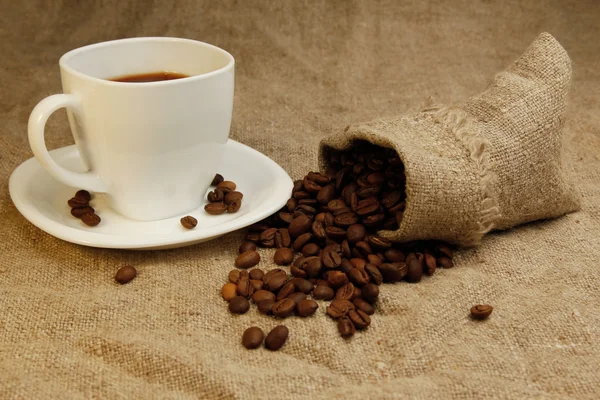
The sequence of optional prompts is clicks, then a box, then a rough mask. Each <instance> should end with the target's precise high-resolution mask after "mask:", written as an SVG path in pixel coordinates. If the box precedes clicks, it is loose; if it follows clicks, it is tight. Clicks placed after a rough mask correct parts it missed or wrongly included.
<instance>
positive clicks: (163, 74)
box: [109, 71, 189, 83]
mask: <svg viewBox="0 0 600 400" xmlns="http://www.w3.org/2000/svg"><path fill="white" fill-rule="evenodd" d="M181 78H189V75H185V74H180V73H179V72H171V71H160V72H147V73H144V74H133V75H124V76H118V77H116V78H111V79H109V81H113V82H125V83H144V82H160V81H171V80H173V79H181Z"/></svg>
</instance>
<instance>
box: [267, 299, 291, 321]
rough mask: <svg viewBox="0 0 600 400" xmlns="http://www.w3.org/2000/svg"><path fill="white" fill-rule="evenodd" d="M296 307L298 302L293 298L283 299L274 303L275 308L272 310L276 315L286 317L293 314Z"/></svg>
mask: <svg viewBox="0 0 600 400" xmlns="http://www.w3.org/2000/svg"><path fill="white" fill-rule="evenodd" d="M295 308H296V303H295V302H294V300H292V299H288V298H285V299H281V300H279V301H277V302H276V303H275V304H273V308H272V309H271V312H272V313H273V315H274V316H276V317H279V318H286V317H289V316H290V315H292V313H293V312H294V309H295Z"/></svg>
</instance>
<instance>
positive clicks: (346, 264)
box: [339, 258, 354, 274]
mask: <svg viewBox="0 0 600 400" xmlns="http://www.w3.org/2000/svg"><path fill="white" fill-rule="evenodd" d="M353 268H354V266H353V265H352V264H351V263H350V261H348V259H347V258H342V262H341V263H340V267H339V269H340V271H342V272H343V273H345V274H348V273H349V272H350V271H351V270H352V269H353Z"/></svg>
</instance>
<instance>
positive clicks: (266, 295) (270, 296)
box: [252, 289, 275, 304]
mask: <svg viewBox="0 0 600 400" xmlns="http://www.w3.org/2000/svg"><path fill="white" fill-rule="evenodd" d="M261 300H273V302H274V301H275V294H274V293H273V292H269V291H268V290H264V289H261V290H257V291H256V292H254V294H253V295H252V301H253V302H254V303H255V304H258V302H259V301H261Z"/></svg>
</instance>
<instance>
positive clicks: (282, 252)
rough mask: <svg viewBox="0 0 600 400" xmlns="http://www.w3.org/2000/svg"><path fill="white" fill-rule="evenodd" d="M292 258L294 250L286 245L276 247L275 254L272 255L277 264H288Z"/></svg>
mask: <svg viewBox="0 0 600 400" xmlns="http://www.w3.org/2000/svg"><path fill="white" fill-rule="evenodd" d="M293 259H294V252H293V251H292V249H288V248H287V247H282V248H280V249H277V251H276V252H275V255H274V256H273V261H275V264H277V265H290V264H291V263H292V261H293Z"/></svg>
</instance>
